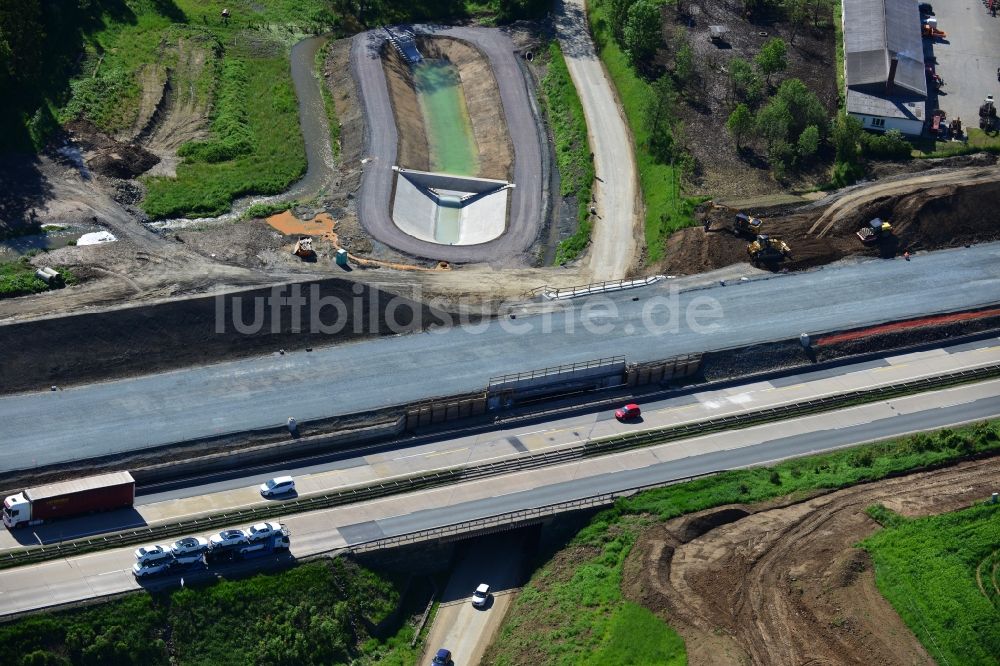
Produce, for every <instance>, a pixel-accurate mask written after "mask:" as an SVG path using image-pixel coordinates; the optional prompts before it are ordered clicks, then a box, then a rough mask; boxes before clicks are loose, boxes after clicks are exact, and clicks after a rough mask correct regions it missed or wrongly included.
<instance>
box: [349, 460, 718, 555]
mask: <svg viewBox="0 0 1000 666" xmlns="http://www.w3.org/2000/svg"><path fill="white" fill-rule="evenodd" d="M725 471H726V470H724V469H718V470H714V471H711V472H702V473H701V474H694V475H692V476H685V477H681V478H677V479H671V480H669V481H663V482H661V483H648V484H645V485H642V486H635V487H632V488H623V489H622V490H614V491H611V492H607V493H599V494H596V495H589V496H587V497H580V498H577V499H572V500H566V501H563V502H555V503H553V504H546V505H545V506H539V507H532V508H529V509H518V510H516V511H508V512H507V513H501V514H497V515H495V516H487V517H485V518H474V519H472V520H463V521H460V522H457V523H451V524H449V525H442V526H440V527H430V528H428V529H425V530H418V531H416V532H408V533H406V534H397V535H395V536H390V537H382V538H379V539H372V540H371V541H363V542H361V543H356V544H353V545H350V546H347V548H346V550H348V551H350V552H352V553H364V552H368V551H371V550H381V549H383V548H393V547H396V546H405V545H408V544H412V543H420V542H422V541H431V540H432V539H441V538H447V537H450V536H458V535H465V534H469V533H474V532H482V531H485V530H490V529H491V528H495V527H508V526H518V525H521V524H530V523H533V522H535V521H537V520H540V519H542V518H547V517H549V516H555V515H557V514H560V513H566V512H567V511H575V510H579V509H591V508H594V507H598V506H608V505H610V504H614V503H615V502H617V501H618V500H619V499H621V498H623V497H631V496H632V495H635V494H636V493H640V492H643V491H646V490H652V489H654V488H665V487H667V486H672V485H675V484H678V483H686V482H688V481H693V480H694V479H700V478H703V477H706V476H713V475H715V474H721V473H722V472H725ZM338 550H339V551H341V552H342V551H343V550H345V549H344V548H340V549H338Z"/></svg>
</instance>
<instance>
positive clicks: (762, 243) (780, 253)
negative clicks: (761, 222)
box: [747, 234, 792, 266]
mask: <svg viewBox="0 0 1000 666" xmlns="http://www.w3.org/2000/svg"><path fill="white" fill-rule="evenodd" d="M747 254H748V255H749V256H750V263H751V264H753V265H754V266H759V265H761V264H776V263H778V262H781V261H784V260H785V259H790V258H791V257H792V248H790V247H788V244H787V243H785V241H783V240H781V239H780V238H772V237H771V236H768V235H766V234H761V235H760V236H757V240H755V241H754V242H752V243H750V244H749V245H747Z"/></svg>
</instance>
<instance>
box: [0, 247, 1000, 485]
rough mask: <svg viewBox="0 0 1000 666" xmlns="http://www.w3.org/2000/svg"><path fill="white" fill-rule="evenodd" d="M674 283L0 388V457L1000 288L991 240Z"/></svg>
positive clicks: (256, 423) (174, 431)
mask: <svg viewBox="0 0 1000 666" xmlns="http://www.w3.org/2000/svg"><path fill="white" fill-rule="evenodd" d="M672 284H673V283H671V282H670V281H663V282H660V283H657V284H656V285H653V286H650V287H645V288H641V289H634V290H629V291H623V292H618V293H615V294H611V295H608V296H600V297H591V298H588V299H580V300H577V301H572V302H570V303H569V304H568V309H566V310H563V311H558V312H553V313H547V314H537V315H532V316H527V315H524V316H518V317H517V319H506V318H505V319H500V320H496V321H492V322H486V323H483V324H476V325H471V326H456V327H452V328H440V329H437V330H432V331H428V332H426V333H420V334H412V335H405V336H399V337H390V338H380V339H374V340H370V341H365V342H357V343H353V344H344V345H337V346H331V347H326V348H317V349H315V350H314V351H313V352H311V353H307V352H301V353H292V354H285V355H283V356H278V355H276V354H275V355H272V356H265V357H259V358H253V359H247V360H242V361H234V362H228V363H220V364H217V365H212V366H205V367H199V368H191V369H186V370H179V371H174V372H168V373H163V374H159V375H150V376H145V377H137V378H133V379H126V380H121V381H114V382H106V383H100V384H92V385H87V386H81V387H77V388H69V389H66V390H61V391H51V392H50V391H48V390H46V391H41V392H37V393H29V394H21V395H15V396H8V397H4V398H0V442H2V444H3V452H4V456H3V458H2V460H0V470H2V471H10V470H16V469H30V468H32V467H35V466H39V465H44V464H52V463H57V462H62V461H68V460H78V459H84V458H91V457H95V456H102V455H107V454H113V453H116V452H123V451H131V450H137V449H143V448H147V447H153V446H159V445H164V444H170V443H174V442H178V441H182V440H187V439H193V438H199V437H205V436H211V435H217V434H223V433H232V432H240V431H244V430H248V429H253V428H262V427H269V426H275V425H280V424H282V423H284V422H285V420H286V419H287V418H288V417H289V416H294V417H295V418H296V419H298V420H299V421H308V420H311V419H317V418H321V417H327V416H333V415H337V414H344V413H351V412H356V411H360V410H366V409H371V408H377V407H383V406H386V405H393V404H400V403H404V402H409V401H414V400H421V399H425V398H428V397H432V396H440V395H449V394H454V393H461V392H466V391H473V390H479V389H482V388H484V387H485V386H486V384H487V383H488V380H489V378H490V377H492V376H497V375H501V374H505V373H511V372H522V371H529V370H535V369H540V368H544V367H547V366H554V365H558V364H563V363H573V362H579V361H587V360H591V359H597V358H603V357H610V356H615V355H625V356H626V357H627V359H628V361H630V362H641V361H649V360H655V359H662V358H670V357H673V356H678V355H682V354H687V353H693V352H702V351H707V350H716V349H726V348H731V347H739V346H745V345H751V344H756V343H761V342H767V341H772V340H782V339H789V338H796V337H797V336H798V335H799V334H800V333H802V332H808V333H812V334H816V333H821V332H828V331H834V330H842V329H848V328H853V327H858V326H866V325H873V324H878V323H883V322H887V321H894V320H899V319H905V318H910V317H915V316H921V315H926V314H932V313H939V312H949V311H955V310H962V309H968V308H974V307H980V306H985V305H990V304H994V303H997V302H998V301H1000V244H997V243H991V244H984V245H978V246H973V247H971V248H960V249H955V250H944V251H939V252H933V253H929V254H918V255H916V256H915V257H914V258H913V260H912V261H909V262H907V261H903V260H902V259H897V260H889V261H882V260H869V261H860V262H857V263H851V264H846V265H839V266H830V267H827V268H824V269H821V270H816V271H812V272H807V273H795V274H787V275H776V276H774V277H771V278H768V279H761V280H752V281H748V282H736V283H728V284H726V285H725V286H723V285H717V286H715V287H712V288H704V289H696V290H691V291H686V292H678V291H677V290H676V288H675V287H673V286H672ZM348 307H350V306H348Z"/></svg>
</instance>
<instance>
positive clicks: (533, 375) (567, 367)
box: [486, 356, 625, 393]
mask: <svg viewBox="0 0 1000 666" xmlns="http://www.w3.org/2000/svg"><path fill="white" fill-rule="evenodd" d="M624 363H625V357H624V356H610V357H608V358H598V359H592V360H590V361H579V362H577V363H566V364H563V365H553V366H550V367H548V368H542V369H540V370H526V371H524V372H515V373H512V374H509V375H500V376H499V377H490V381H489V384H487V386H486V392H487V393H490V392H492V391H495V390H496V387H498V386H500V385H502V384H513V383H516V382H520V381H524V380H526V379H538V378H539V377H552V376H555V375H563V374H566V373H569V372H577V371H579V370H590V369H592V368H600V367H602V366H606V365H618V364H622V365H624Z"/></svg>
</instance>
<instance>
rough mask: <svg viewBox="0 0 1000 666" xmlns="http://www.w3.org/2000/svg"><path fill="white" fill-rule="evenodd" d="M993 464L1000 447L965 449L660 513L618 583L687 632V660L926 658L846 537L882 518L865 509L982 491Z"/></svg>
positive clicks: (922, 509) (990, 482)
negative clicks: (920, 463)
mask: <svg viewBox="0 0 1000 666" xmlns="http://www.w3.org/2000/svg"><path fill="white" fill-rule="evenodd" d="M998 472H1000V459H997V458H992V459H988V460H980V461H972V462H967V463H963V464H960V465H956V466H953V467H948V468H945V469H940V470H934V471H930V472H921V473H917V474H911V475H909V476H905V477H900V478H896V479H890V480H886V481H881V482H878V483H872V484H865V485H860V486H855V487H853V488H848V489H846V490H841V491H836V492H831V493H827V494H823V495H820V496H817V497H813V498H812V499H809V500H806V501H800V502H792V503H784V504H775V503H769V504H765V505H759V506H736V507H725V508H723V509H712V510H711V511H707V512H704V513H701V514H695V515H693V516H687V517H684V518H678V519H676V520H672V521H669V522H666V523H661V524H657V525H654V526H653V527H651V528H649V529H648V530H647V531H646V532H645V533H644V534H643V535H642V536H641V537H640V538H639V540H638V541H637V543H636V545H635V547H634V548H633V549H632V552H631V553H630V555H629V559H628V561H627V562H626V564H625V571H624V575H623V583H622V587H623V592H624V594H625V596H626V597H627V598H629V599H631V600H633V601H635V602H637V603H640V604H642V605H643V606H646V607H647V608H649V609H651V610H652V611H654V612H656V613H658V614H660V615H662V616H664V617H665V619H666V620H667V621H668V622H669V623H670V624H671V626H673V627H674V628H675V629H677V630H678V631H679V632H680V633H681V635H683V636H684V638H685V640H686V642H687V648H688V660H689V663H690V664H712V665H713V666H714V665H716V664H746V663H754V664H933V663H934V661H933V659H931V657H930V655H928V654H927V652H926V651H925V650H924V648H923V647H922V646H921V645H920V643H919V642H918V641H917V639H916V638H915V637H914V636H913V634H912V633H911V632H910V630H909V629H908V628H907V627H906V625H904V624H903V622H902V620H900V618H899V616H898V615H897V614H896V612H895V611H894V610H893V608H892V607H891V606H890V605H889V603H888V602H887V601H886V600H885V599H884V598H883V597H882V595H881V594H880V593H879V592H878V590H877V589H876V587H875V574H874V571H873V570H872V565H871V560H870V559H869V557H868V554H867V553H866V552H864V551H861V550H858V549H856V548H854V544H856V543H857V542H858V541H860V540H862V539H864V538H865V537H867V536H868V535H870V534H872V533H873V532H875V531H876V530H877V529H878V524H877V523H875V522H874V521H873V520H872V519H870V518H869V517H868V516H867V515H866V514H865V513H864V510H865V508H867V507H868V506H870V505H872V504H875V503H877V502H880V503H882V504H884V505H885V506H886V507H888V508H890V509H892V510H893V511H896V512H898V513H901V514H903V515H906V516H919V515H930V514H937V513H943V512H946V511H954V510H957V509H960V508H964V507H967V506H969V505H970V504H971V503H972V502H974V501H976V500H979V499H982V498H983V497H987V496H989V494H990V492H991V491H992V489H993V486H994V485H995V483H994V482H995V479H996V475H997V474H998ZM740 515H742V516H743V517H742V518H740V517H739V516H740ZM713 524H715V527H710V526H711V525H713ZM706 527H709V529H708V530H707V531H704V532H702V531H701V530H702V528H706ZM692 528H694V529H692Z"/></svg>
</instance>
